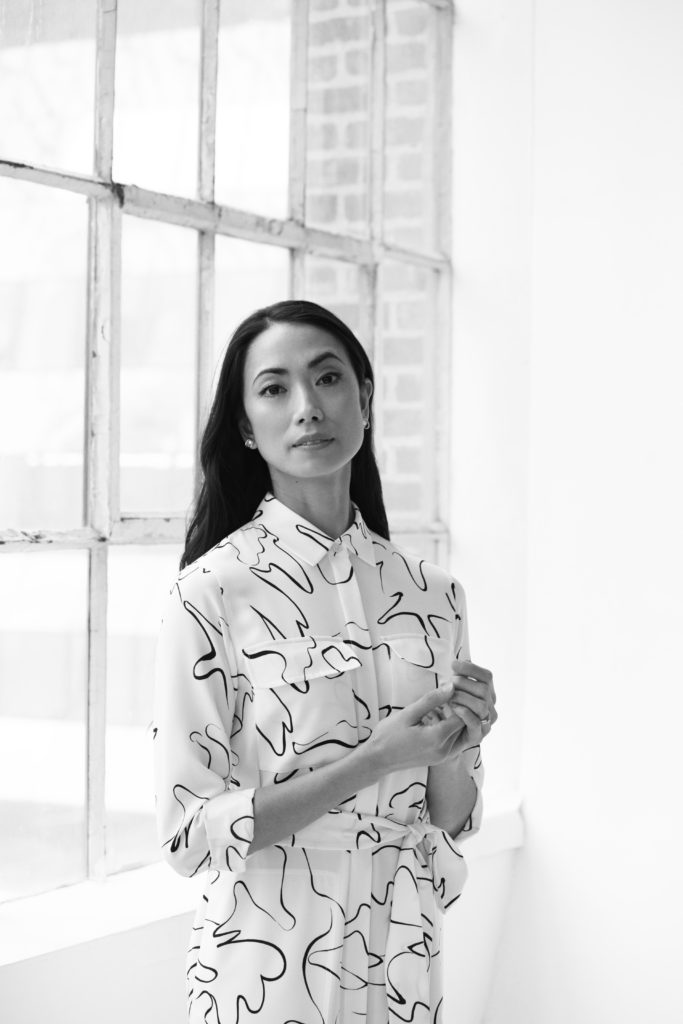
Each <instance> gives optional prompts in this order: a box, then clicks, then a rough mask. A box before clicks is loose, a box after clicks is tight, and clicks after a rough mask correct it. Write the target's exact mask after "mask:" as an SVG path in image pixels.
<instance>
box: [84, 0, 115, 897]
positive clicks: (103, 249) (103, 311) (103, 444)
mask: <svg viewBox="0 0 683 1024" xmlns="http://www.w3.org/2000/svg"><path fill="white" fill-rule="evenodd" d="M115 47H116V3H115V2H112V0H99V2H98V9H97V57H96V70H95V133H94V159H93V164H94V167H93V170H94V173H95V175H96V176H97V177H98V178H100V179H104V180H105V181H111V169H112V152H113V118H114V59H115ZM119 219H120V213H119V210H118V198H117V197H116V196H115V194H114V192H113V191H109V192H108V194H107V195H106V196H105V197H102V198H97V197H93V196H91V197H90V199H89V234H88V320H87V337H86V396H87V397H86V444H85V474H84V480H85V519H86V524H87V525H88V526H89V527H90V528H91V529H93V530H94V531H95V532H96V534H97V535H98V537H99V538H100V541H101V543H100V544H98V545H96V546H94V547H92V548H91V550H90V559H89V572H88V702H87V707H88V711H87V743H86V759H87V766H86V772H87V774H86V780H87V782H86V802H87V823H88V824H87V864H88V876H89V877H90V878H97V879H102V878H104V876H105V805H104V798H105V779H104V776H105V740H106V668H107V554H108V551H107V544H108V540H109V537H110V535H111V528H112V522H113V518H114V510H113V508H112V499H113V498H115V491H116V488H115V486H113V480H114V476H115V474H116V471H117V468H116V467H117V461H116V460H117V454H118V386H117V383H116V382H115V381H114V376H115V374H114V367H115V366H116V365H117V364H118V359H117V357H116V355H115V352H116V349H117V343H118V330H117V326H118V309H117V302H118V296H119V287H118V282H117V278H118V274H117V268H116V264H117V254H118V252H119V247H118V244H117V242H116V239H115V236H116V235H117V233H118V232H117V227H118V226H119V225H118V221H119Z"/></svg>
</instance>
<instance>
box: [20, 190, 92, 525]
mask: <svg viewBox="0 0 683 1024" xmlns="http://www.w3.org/2000/svg"><path fill="white" fill-rule="evenodd" d="M0 237H2V238H4V239H9V240H10V243H11V244H8V245H4V246H0V309H2V316H0V527H14V528H17V529H19V528H23V529H33V528H48V529H60V528H68V527H73V526H80V525H81V523H82V521H83V441H84V412H85V404H84V390H85V383H84V352H85V322H86V272H87V270H86V259H87V206H86V201H85V199H84V198H83V197H82V196H76V195H70V194H69V193H68V192H61V191H59V190H58V189H50V188H44V187H42V186H41V185H31V184H27V183H26V182H22V181H16V180H14V179H11V178H0Z"/></svg>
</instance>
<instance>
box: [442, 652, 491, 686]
mask: <svg viewBox="0 0 683 1024" xmlns="http://www.w3.org/2000/svg"><path fill="white" fill-rule="evenodd" d="M451 668H452V669H453V672H454V673H455V675H458V676H470V678H471V679H479V680H480V681H481V682H482V683H488V684H489V685H491V684H492V683H493V673H492V672H491V671H490V670H489V669H488V668H483V667H482V666H481V665H475V664H474V662H473V661H464V660H462V659H459V658H454V659H453V661H452V662H451Z"/></svg>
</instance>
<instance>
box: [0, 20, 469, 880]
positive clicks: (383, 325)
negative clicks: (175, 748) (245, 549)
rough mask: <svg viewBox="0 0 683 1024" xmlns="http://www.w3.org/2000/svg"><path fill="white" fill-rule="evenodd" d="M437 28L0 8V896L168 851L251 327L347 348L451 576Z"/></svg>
mask: <svg viewBox="0 0 683 1024" xmlns="http://www.w3.org/2000/svg"><path fill="white" fill-rule="evenodd" d="M451 20H452V9H451V3H450V2H448V0H429V2H428V0H256V2H253V0H223V2H220V3H219V0H173V2H170V3H169V2H167V0H143V2H141V0H119V2H118V4H117V3H114V2H113V0H106V2H105V0H98V2H96V0H54V2H52V3H50V4H39V3H35V2H33V0H0V82H1V87H0V124H1V125H2V136H1V138H0V231H1V233H2V238H3V241H4V245H3V246H2V248H1V249H0V305H1V306H2V310H3V315H2V319H1V321H0V371H1V372H0V420H1V428H0V444H1V445H2V458H1V460H0V541H2V543H1V544H0V614H1V617H2V633H1V635H0V802H1V804H2V821H3V842H2V844H1V847H0V900H6V899H14V898H16V897H19V896H25V895H28V894H32V893H38V892H44V891H46V890H49V889H53V888H55V887H57V886H62V885H66V884H70V883H73V882H77V881H79V880H83V879H85V878H103V877H104V876H105V875H107V874H111V873H113V872H117V871H121V870H124V869H127V868H131V867H135V866H138V865H142V864H146V863H149V862H150V861H154V860H157V859H159V851H158V849H157V841H156V835H155V827H154V818H153V796H152V778H151V743H150V741H149V734H148V728H149V723H150V719H151V697H152V665H153V656H154V644H155V638H156V633H157V629H158V625H159V617H160V605H161V601H162V598H163V596H164V594H165V592H166V590H167V589H168V587H169V586H170V584H171V582H172V580H173V577H174V575H175V572H176V568H177V562H178V558H179V554H180V546H181V540H182V537H183V533H184V526H185V517H186V514H187V511H188V509H189V507H190V505H191V502H192V498H193V493H194V489H195V487H196V483H197V479H196V459H195V449H196V443H197V436H198V431H199V430H200V428H201V423H202V417H203V415H204V413H205V410H206V406H207V399H208V397H209V396H210V393H211V388H212V384H213V378H214V371H215V368H216V365H217V363H218V360H219V359H220V356H221V354H222V352H223V350H224V348H225V345H226V343H227V340H228V338H229V336H230V333H231V331H232V330H233V328H234V327H235V326H236V325H237V323H238V322H239V321H240V320H241V319H242V318H243V317H244V316H245V315H246V314H247V313H249V312H251V311H252V310H254V309H255V308H256V307H258V306H260V305H264V304H266V303H270V302H274V301H277V300H279V299H282V298H287V297H305V298H308V299H312V300H314V301H319V302H321V303H322V304H323V305H326V306H329V307H330V308H331V309H333V310H334V311H335V312H337V313H338V314H339V315H340V316H341V317H342V318H343V319H345V320H346V321H347V322H348V323H349V325H350V326H351V327H352V328H353V329H354V330H355V331H356V332H357V334H358V336H359V338H360V340H361V342H362V343H363V344H364V345H365V346H366V348H367V350H368V352H369V353H370V357H371V359H372V361H373V365H374V367H375V372H376V376H377V383H378V387H379V388H381V395H382V400H381V402H380V403H379V409H380V410H381V415H380V417H379V419H378V422H377V424H376V429H377V438H378V455H379V461H380V469H381V472H382V477H383V480H384V482H385V497H386V502H387V510H388V513H389V521H390V525H391V528H392V531H393V534H394V536H395V537H396V539H397V541H398V543H399V544H404V545H405V546H406V547H408V548H410V549H412V550H414V551H417V552H418V553H420V554H422V555H424V557H427V558H429V559H430V560H433V561H439V562H441V563H442V564H444V562H445V558H446V550H447V542H448V533H447V530H446V527H445V525H444V520H445V517H446V507H445V504H446V492H445V480H446V477H447V474H446V471H445V469H446V466H445V458H446V444H447V430H446V423H447V398H448V395H447V391H446V389H447V387H448V383H447V381H448V372H447V370H448V348H449V345H448V340H449V306H450V262H449V236H450V223H449V218H448V210H449V207H450V198H449V188H450V184H449V146H450V141H449V126H448V124H449V117H450V84H449V73H450V72H449V60H450V40H451ZM437 211H438V216H437Z"/></svg>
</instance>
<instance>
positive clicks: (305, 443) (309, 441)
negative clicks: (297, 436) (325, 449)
mask: <svg viewBox="0 0 683 1024" xmlns="http://www.w3.org/2000/svg"><path fill="white" fill-rule="evenodd" d="M333 440H334V438H332V437H306V438H302V439H301V441H297V442H296V443H295V444H294V445H293V447H294V448H319V447H320V446H321V445H323V444H329V442H330V441H333Z"/></svg>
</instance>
